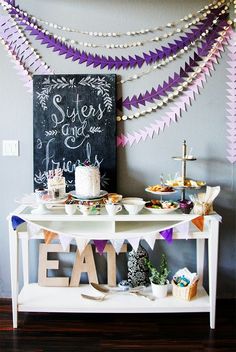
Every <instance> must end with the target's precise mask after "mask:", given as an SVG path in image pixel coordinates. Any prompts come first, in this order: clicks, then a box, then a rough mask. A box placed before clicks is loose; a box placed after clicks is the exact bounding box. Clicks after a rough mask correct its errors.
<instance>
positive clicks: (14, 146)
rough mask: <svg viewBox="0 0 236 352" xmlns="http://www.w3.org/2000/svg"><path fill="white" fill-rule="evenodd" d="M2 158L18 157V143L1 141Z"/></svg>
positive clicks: (15, 141)
mask: <svg viewBox="0 0 236 352" xmlns="http://www.w3.org/2000/svg"><path fill="white" fill-rule="evenodd" d="M2 155H3V156H19V141H17V140H4V141H2Z"/></svg>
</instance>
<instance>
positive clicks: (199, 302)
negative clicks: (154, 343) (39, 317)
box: [18, 284, 210, 313]
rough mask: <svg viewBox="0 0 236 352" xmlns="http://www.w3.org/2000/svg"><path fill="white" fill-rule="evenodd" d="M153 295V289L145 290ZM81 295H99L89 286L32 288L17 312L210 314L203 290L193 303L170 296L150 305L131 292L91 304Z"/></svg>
mask: <svg viewBox="0 0 236 352" xmlns="http://www.w3.org/2000/svg"><path fill="white" fill-rule="evenodd" d="M145 292H146V293H150V294H151V289H150V288H147V289H145ZM81 293H84V294H88V295H93V296H95V295H99V293H97V291H95V290H94V289H93V288H92V287H90V286H89V285H81V286H79V287H41V286H39V285H38V284H29V285H26V286H24V287H23V289H22V290H21V292H20V294H19V296H18V311H21V312H62V313H67V312H68V313H181V312H183V313H187V312H209V311H210V303H209V296H208V295H207V293H206V291H205V290H204V288H203V287H200V288H199V289H198V293H197V296H196V297H194V298H193V299H192V300H191V301H185V300H182V299H179V298H175V297H173V296H172V295H171V292H170V293H169V294H168V296H167V297H166V298H164V299H156V300H155V301H149V300H147V298H144V297H137V296H134V295H133V294H130V293H128V292H115V293H114V292H113V293H111V294H108V295H107V297H106V298H105V300H104V301H101V302H100V301H91V300H87V299H84V298H82V297H81Z"/></svg>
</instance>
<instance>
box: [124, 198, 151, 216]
mask: <svg viewBox="0 0 236 352" xmlns="http://www.w3.org/2000/svg"><path fill="white" fill-rule="evenodd" d="M122 203H123V206H124V208H125V209H126V210H127V212H128V213H129V214H130V215H136V214H138V213H139V212H140V211H141V210H142V209H143V207H144V205H145V203H146V202H144V201H143V200H126V201H124V202H122Z"/></svg>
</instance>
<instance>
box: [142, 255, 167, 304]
mask: <svg viewBox="0 0 236 352" xmlns="http://www.w3.org/2000/svg"><path fill="white" fill-rule="evenodd" d="M145 263H146V265H147V267H148V269H149V270H150V274H151V276H150V277H149V279H150V282H151V285H152V293H153V295H154V296H155V297H157V298H164V297H166V296H167V290H168V283H169V281H168V275H169V273H170V271H169V270H168V264H167V259H166V256H165V254H162V256H161V262H160V268H159V270H158V269H157V268H156V267H155V266H154V265H153V264H152V262H151V261H150V260H147V259H146V260H145Z"/></svg>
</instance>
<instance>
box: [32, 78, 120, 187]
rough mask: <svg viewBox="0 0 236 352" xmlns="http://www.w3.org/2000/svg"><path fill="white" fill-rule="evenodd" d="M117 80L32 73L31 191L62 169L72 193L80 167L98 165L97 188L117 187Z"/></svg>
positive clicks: (45, 182) (45, 184)
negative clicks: (32, 174)
mask: <svg viewBox="0 0 236 352" xmlns="http://www.w3.org/2000/svg"><path fill="white" fill-rule="evenodd" d="M115 93H116V76H115V75H114V74H113V75H62V74H60V75H35V76H34V77H33V112H34V123H33V125H34V136H33V138H34V143H33V144H34V187H35V188H39V187H42V186H43V187H46V186H47V176H46V174H47V172H48V170H51V169H56V168H61V169H62V170H63V173H64V176H65V177H66V181H67V185H68V190H69V191H70V190H73V189H74V171H75V167H76V166H77V165H78V164H79V163H84V162H86V161H87V162H89V163H90V164H95V165H98V166H100V172H101V189H104V190H107V191H113V192H114V191H115V188H116V137H115V135H116V104H115V101H116V99H115V95H116V94H115Z"/></svg>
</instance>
